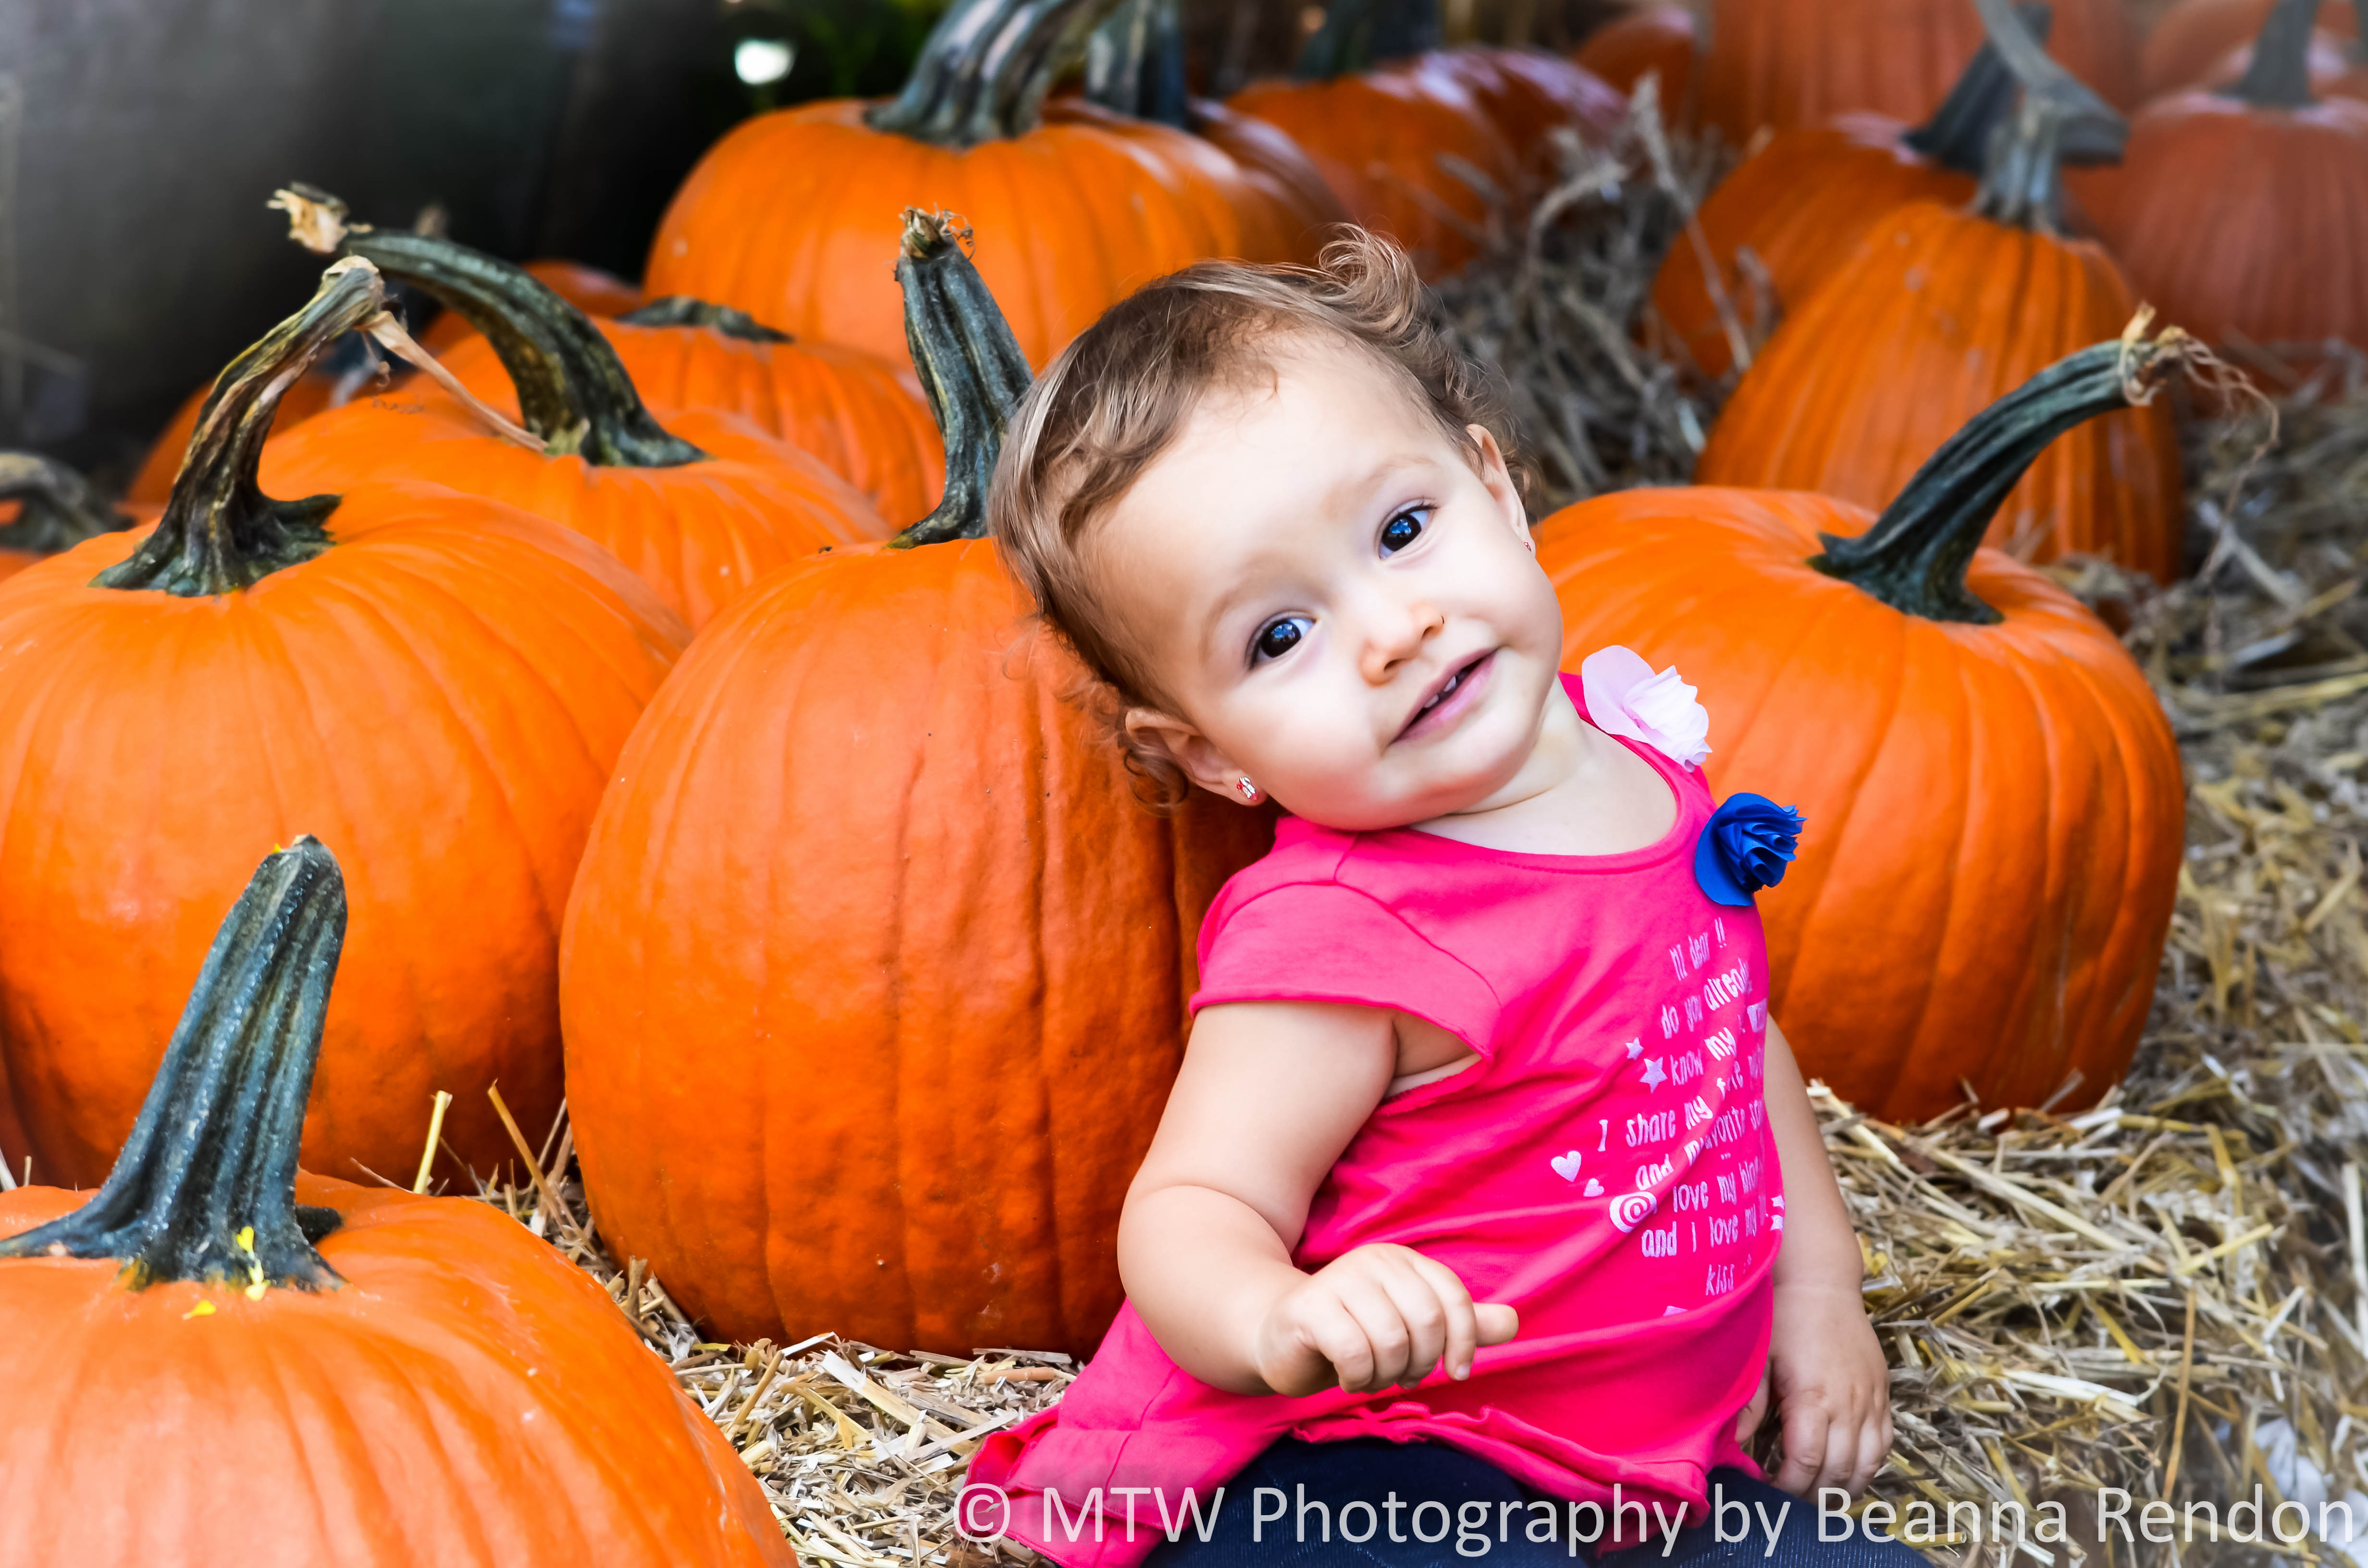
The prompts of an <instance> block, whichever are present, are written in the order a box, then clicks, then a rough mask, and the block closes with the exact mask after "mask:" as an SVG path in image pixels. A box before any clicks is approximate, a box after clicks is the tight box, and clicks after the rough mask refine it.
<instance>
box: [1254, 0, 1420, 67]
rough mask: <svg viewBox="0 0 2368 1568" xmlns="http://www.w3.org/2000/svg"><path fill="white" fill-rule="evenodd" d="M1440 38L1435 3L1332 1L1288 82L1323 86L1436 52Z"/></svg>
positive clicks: (1393, 0) (1410, 1)
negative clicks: (1378, 66)
mask: <svg viewBox="0 0 2368 1568" xmlns="http://www.w3.org/2000/svg"><path fill="white" fill-rule="evenodd" d="M1444 37H1445V30H1444V29H1443V28H1441V27H1440V20H1439V0H1332V3H1331V4H1330V5H1328V6H1325V7H1324V25H1323V26H1322V27H1320V28H1316V29H1315V32H1314V33H1312V34H1310V35H1309V36H1308V40H1307V42H1306V44H1305V45H1304V46H1303V47H1302V48H1301V50H1300V51H1299V58H1298V59H1297V60H1295V61H1293V62H1292V66H1291V74H1292V79H1293V80H1294V81H1300V82H1329V81H1332V80H1334V79H1335V78H1337V77H1340V76H1346V75H1349V74H1352V73H1354V72H1358V71H1364V70H1369V69H1371V68H1372V66H1374V65H1375V64H1378V63H1379V62H1383V61H1385V60H1404V59H1406V58H1407V57H1408V56H1410V55H1416V54H1420V53H1422V52H1423V51H1426V50H1432V49H1437V48H1438V47H1439V46H1440V40H1442V39H1443V38H1444Z"/></svg>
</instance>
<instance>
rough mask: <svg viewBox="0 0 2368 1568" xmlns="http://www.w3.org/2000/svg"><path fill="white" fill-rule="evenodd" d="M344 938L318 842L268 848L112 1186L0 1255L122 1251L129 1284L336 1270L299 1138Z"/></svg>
mask: <svg viewBox="0 0 2368 1568" xmlns="http://www.w3.org/2000/svg"><path fill="white" fill-rule="evenodd" d="M345 937H346V884H345V879H344V878H343V877H342V876H341V875H340V874H339V873H338V870H337V862H336V858H333V857H332V856H331V855H330V854H329V852H328V850H327V849H325V848H324V847H323V846H322V845H321V843H320V841H319V840H318V839H314V838H300V839H298V840H297V841H296V842H295V844H294V845H293V846H290V847H289V848H286V849H281V850H276V851H274V852H273V853H272V854H271V855H270V856H269V857H268V858H266V859H265V860H264V862H263V864H262V865H261V866H259V867H257V868H256V872H255V875H254V877H253V878H252V879H251V880H249V881H248V882H247V884H246V891H245V892H243V893H241V894H240V895H239V898H238V902H237V903H235V904H233V905H232V906H231V911H230V915H228V917H227V918H225V919H224V920H223V921H222V929H221V930H220V931H218V932H217V933H215V936H214V944H213V947H212V949H211V950H209V951H208V952H207V954H206V961H205V963H204V965H203V966H202V967H201V968H200V969H199V971H198V983H197V984H196V986H195V987H194V988H192V989H191V991H190V992H189V1000H188V1006H186V1007H184V1008H183V1009H182V1012H181V1021H180V1023H179V1025H178V1026H176V1028H174V1030H173V1038H172V1040H171V1041H170V1043H168V1044H167V1045H166V1046H165V1060H164V1062H162V1063H161V1064H160V1065H159V1066H158V1067H157V1069H156V1077H155V1081H154V1083H152V1084H150V1085H149V1086H148V1097H147V1099H146V1100H145V1101H144V1102H142V1105H141V1107H140V1117H139V1119H138V1120H137V1121H134V1122H133V1123H132V1124H131V1137H130V1138H129V1139H128V1140H127V1141H126V1142H125V1143H124V1145H123V1153H121V1154H120V1155H119V1156H118V1157H117V1159H116V1162H115V1168H114V1169H113V1170H112V1171H110V1172H108V1177H107V1183H106V1185H105V1186H103V1187H100V1188H99V1189H98V1193H97V1196H96V1197H94V1198H92V1199H90V1201H89V1202H87V1203H85V1204H84V1205H83V1206H82V1207H81V1208H79V1209H77V1210H74V1212H73V1213H71V1214H68V1215H66V1216H64V1217H63V1218H62V1219H59V1220H55V1221H51V1222H50V1223H49V1224H46V1225H42V1226H40V1227H39V1228H37V1229H35V1230H30V1231H27V1232H25V1233H23V1234H21V1235H17V1236H15V1237H12V1238H10V1239H9V1240H7V1241H0V1258H6V1257H45V1256H46V1257H87V1258H101V1257H104V1258H116V1259H120V1261H121V1262H122V1263H123V1265H124V1271H125V1274H126V1276H127V1277H128V1278H127V1283H128V1284H130V1285H131V1287H132V1288H133V1289H134V1290H138V1289H141V1288H142V1287H144V1286H148V1285H154V1284H158V1283H162V1282H163V1281H165V1280H170V1279H203V1280H213V1281H219V1282H222V1283H227V1284H232V1285H241V1286H247V1287H249V1288H252V1286H253V1285H254V1284H256V1283H258V1282H259V1283H261V1284H265V1285H286V1286H293V1287H295V1288H297V1289H298V1290H320V1289H323V1288H324V1287H328V1286H334V1285H336V1284H338V1283H339V1280H338V1278H337V1275H336V1271H335V1270H334V1269H332V1268H331V1267H329V1265H328V1264H327V1262H326V1261H325V1260H324V1259H323V1258H322V1256H321V1255H320V1254H319V1253H318V1252H316V1251H314V1250H313V1243H314V1242H316V1241H318V1240H319V1239H320V1238H321V1237H323V1236H324V1235H326V1234H328V1233H330V1232H331V1231H333V1230H335V1229H336V1225H337V1215H336V1211H335V1210H326V1209H311V1208H305V1207H303V1206H302V1205H299V1204H298V1203H297V1201H296V1145H297V1141H298V1139H299V1137H300V1136H301V1135H302V1132H303V1129H304V1103H305V1101H306V1099H307V1098H308V1097H310V1096H311V1094H312V1089H313V1063H314V1062H316V1061H317V1060H318V1059H319V1057H320V1054H321V1028H322V1021H323V1019H324V1017H325V1016H326V1014H327V1012H328V1006H329V985H330V983H331V981H333V980H334V979H335V978H336V972H337V955H338V952H339V950H340V949H341V948H342V947H343V945H344V943H345ZM243 1238H245V1239H243Z"/></svg>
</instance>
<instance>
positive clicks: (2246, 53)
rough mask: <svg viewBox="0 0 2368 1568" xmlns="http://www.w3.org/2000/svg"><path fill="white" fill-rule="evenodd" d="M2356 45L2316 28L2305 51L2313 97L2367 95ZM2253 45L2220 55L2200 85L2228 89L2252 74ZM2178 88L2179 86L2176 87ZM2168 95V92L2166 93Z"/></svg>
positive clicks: (2366, 75) (2365, 71) (2367, 79)
mask: <svg viewBox="0 0 2368 1568" xmlns="http://www.w3.org/2000/svg"><path fill="white" fill-rule="evenodd" d="M2354 52H2355V48H2354V46H2353V45H2351V43H2348V42H2346V41H2345V40H2342V39H2339V38H2337V37H2336V36H2335V35H2334V34H2333V33H2330V32H2328V31H2325V30H2324V29H2314V30H2313V31H2312V33H2311V35H2310V43H2309V46H2308V48H2307V51H2306V52H2305V70H2304V75H2305V80H2306V81H2307V82H2308V84H2309V89H2310V96H2311V97H2314V98H2359V97H2368V65H2363V64H2362V63H2359V62H2355V61H2354V60H2353V59H2352V55H2353V54H2354ZM2253 54H2254V50H2253V45H2252V42H2251V40H2247V41H2246V42H2244V43H2240V44H2238V45H2237V47H2236V48H2234V49H2232V50H2230V51H2228V52H2227V53H2226V54H2224V55H2222V56H2221V57H2220V60H2219V62H2218V63H2217V64H2215V65H2214V66H2213V67H2212V69H2210V70H2209V71H2206V72H2205V73H2204V74H2203V77H2202V78H2201V79H2200V80H2199V81H2197V82H2196V84H2195V85H2197V86H2199V87H2211V88H2215V89H2221V90H2223V91H2225V90H2226V89H2227V88H2230V87H2234V86H2235V85H2237V83H2239V82H2241V81H2243V80H2244V79H2245V78H2246V77H2247V76H2248V75H2249V74H2251V73H2252V69H2253ZM2174 90H2176V89H2174ZM2166 96H2168V95H2166Z"/></svg>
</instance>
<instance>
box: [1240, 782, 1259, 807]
mask: <svg viewBox="0 0 2368 1568" xmlns="http://www.w3.org/2000/svg"><path fill="white" fill-rule="evenodd" d="M1240 788H1241V791H1242V799H1243V800H1245V801H1248V802H1249V803H1250V804H1251V805H1253V806H1255V805H1257V804H1258V786H1257V785H1255V784H1253V783H1251V782H1250V781H1249V779H1248V778H1247V777H1245V778H1243V779H1242V781H1241V786H1240Z"/></svg>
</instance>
